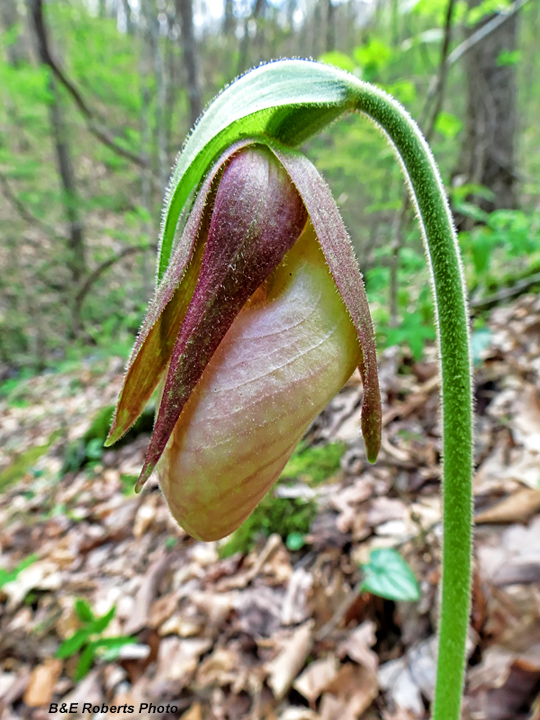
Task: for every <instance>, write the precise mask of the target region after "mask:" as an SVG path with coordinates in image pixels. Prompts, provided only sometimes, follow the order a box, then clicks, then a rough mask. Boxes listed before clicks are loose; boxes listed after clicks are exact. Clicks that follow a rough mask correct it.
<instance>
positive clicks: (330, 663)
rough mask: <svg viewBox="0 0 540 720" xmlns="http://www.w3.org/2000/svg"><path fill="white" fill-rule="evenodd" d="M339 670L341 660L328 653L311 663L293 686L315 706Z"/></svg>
mask: <svg viewBox="0 0 540 720" xmlns="http://www.w3.org/2000/svg"><path fill="white" fill-rule="evenodd" d="M338 670H339V662H338V659H337V658H336V656H335V655H327V657H325V658H323V659H321V660H315V661H314V662H312V663H310V664H309V665H308V667H307V668H306V669H305V670H304V672H303V673H302V674H301V675H300V677H298V678H296V680H295V681H294V683H293V687H294V689H295V690H298V692H299V693H300V695H303V696H304V697H305V698H306V700H307V701H308V702H309V704H310V705H311V706H313V704H314V702H315V701H316V700H317V698H318V697H319V696H320V695H321V693H322V692H323V691H324V690H325V688H326V687H327V686H328V685H329V683H331V682H332V681H333V680H334V679H335V677H336V675H337V673H338Z"/></svg>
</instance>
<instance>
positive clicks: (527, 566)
mask: <svg viewBox="0 0 540 720" xmlns="http://www.w3.org/2000/svg"><path fill="white" fill-rule="evenodd" d="M493 540H495V542H496V544H493ZM493 540H492V544H491V545H488V544H487V543H483V542H479V543H478V550H477V555H478V569H479V573H480V575H481V577H482V578H483V579H484V580H487V581H489V582H490V583H492V584H493V585H497V586H504V585H512V584H516V583H537V582H539V581H540V517H537V518H535V519H534V520H532V521H531V522H530V524H529V526H528V527H522V526H521V525H511V526H510V527H508V528H504V530H502V532H500V533H499V534H498V536H495V537H494V538H493Z"/></svg>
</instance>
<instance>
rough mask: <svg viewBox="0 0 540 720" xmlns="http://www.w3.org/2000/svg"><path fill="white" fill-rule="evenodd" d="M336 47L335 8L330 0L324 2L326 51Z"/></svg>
mask: <svg viewBox="0 0 540 720" xmlns="http://www.w3.org/2000/svg"><path fill="white" fill-rule="evenodd" d="M335 49H336V8H335V6H334V3H333V2H332V0H327V3H326V52H331V51H332V50H335Z"/></svg>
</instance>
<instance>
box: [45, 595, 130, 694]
mask: <svg viewBox="0 0 540 720" xmlns="http://www.w3.org/2000/svg"><path fill="white" fill-rule="evenodd" d="M75 612H76V614H77V617H78V618H79V621H80V623H81V627H80V628H79V629H78V630H76V631H75V632H74V633H73V635H71V636H70V637H68V638H66V640H64V642H63V643H62V644H61V645H60V647H59V648H58V650H57V652H56V657H57V658H62V659H64V658H69V657H72V656H73V655H76V654H77V653H79V660H78V662H77V667H76V668H75V673H74V676H73V679H74V680H75V682H78V681H79V680H82V679H83V678H84V677H85V676H86V675H87V674H88V672H89V671H90V669H91V668H92V665H93V664H94V661H95V659H96V658H97V657H103V658H104V659H105V660H107V661H113V660H115V659H116V658H117V657H118V655H119V653H120V651H121V649H122V648H123V647H124V646H125V645H131V644H133V643H136V642H137V638H134V637H129V636H126V635H118V636H115V637H103V633H104V632H105V630H106V629H107V627H108V626H109V624H110V622H111V620H112V619H113V618H114V615H115V613H116V606H114V605H113V607H112V608H111V609H110V610H109V612H107V613H105V615H102V616H101V617H97V618H96V617H95V615H94V613H93V611H92V608H91V607H90V605H89V604H88V603H87V602H86V600H83V599H80V598H79V599H77V600H76V601H75Z"/></svg>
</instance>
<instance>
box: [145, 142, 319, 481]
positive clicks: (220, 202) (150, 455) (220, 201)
mask: <svg viewBox="0 0 540 720" xmlns="http://www.w3.org/2000/svg"><path fill="white" fill-rule="evenodd" d="M306 221H307V212H306V209H305V207H304V204H303V202H302V199H301V197H300V195H299V193H298V191H297V189H296V187H295V186H294V185H293V184H292V183H291V181H290V179H289V177H288V175H287V173H286V172H285V170H284V168H283V166H282V165H281V163H280V162H279V161H278V160H277V159H276V157H275V156H274V154H273V153H272V152H271V151H270V150H269V149H268V148H267V147H265V146H262V145H253V146H251V147H249V148H246V149H243V150H240V151H239V152H237V153H236V154H235V155H234V157H233V158H232V159H231V160H230V161H229V163H228V164H227V167H226V168H225V171H224V173H223V176H222V179H221V181H220V183H219V187H218V189H217V193H216V199H215V202H214V208H213V212H212V218H211V222H210V228H209V230H208V240H207V241H206V246H205V249H204V256H203V259H202V265H201V271H200V275H199V279H198V282H197V286H196V288H195V292H194V294H193V297H192V299H191V303H190V305H189V307H188V309H187V312H186V314H185V317H184V320H183V322H182V326H181V329H180V331H179V333H178V337H177V340H176V343H175V346H174V350H173V352H172V356H171V360H170V365H169V371H168V374H167V379H166V381H165V386H164V390H163V395H162V400H161V405H160V407H159V411H158V414H157V419H156V424H155V427H154V432H153V435H152V440H151V442H150V447H149V448H148V451H147V454H146V458H145V462H144V466H143V469H142V471H141V475H140V477H139V480H138V481H137V485H136V489H137V490H140V489H141V487H142V485H143V484H144V482H145V481H146V480H147V478H148V477H149V476H150V474H151V473H152V471H153V469H154V467H155V465H156V463H157V461H158V460H159V458H160V456H161V454H162V453H163V450H164V449H165V446H166V444H167V441H168V439H169V437H170V435H171V433H172V431H173V429H174V426H175V424H176V422H177V420H178V418H179V416H180V413H181V412H182V409H183V408H184V406H185V404H186V402H187V400H188V398H189V396H190V395H191V393H192V391H193V389H194V388H195V385H196V384H197V382H198V380H199V378H200V377H201V375H202V373H203V371H204V369H205V367H206V366H207V364H208V362H209V361H210V359H211V357H212V355H213V354H214V352H215V350H216V349H217V347H218V345H219V343H220V342H221V340H222V339H223V337H224V336H225V334H226V332H227V330H228V329H229V328H230V326H231V325H232V322H233V320H234V319H235V317H236V316H237V314H238V313H239V312H240V310H241V309H242V307H243V306H244V304H245V303H246V302H247V300H248V299H249V298H250V297H251V295H252V294H253V293H254V292H255V291H256V290H257V288H258V287H259V286H260V285H261V284H262V283H263V282H264V280H266V278H267V277H268V275H269V274H270V273H271V272H272V271H273V270H274V269H275V268H276V267H277V266H278V265H279V263H280V262H281V260H282V259H283V256H284V255H285V253H286V252H287V251H288V250H289V249H290V248H291V247H292V246H293V245H294V243H295V242H296V240H297V239H298V237H299V236H300V234H301V232H302V229H303V228H304V226H305V224H306Z"/></svg>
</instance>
